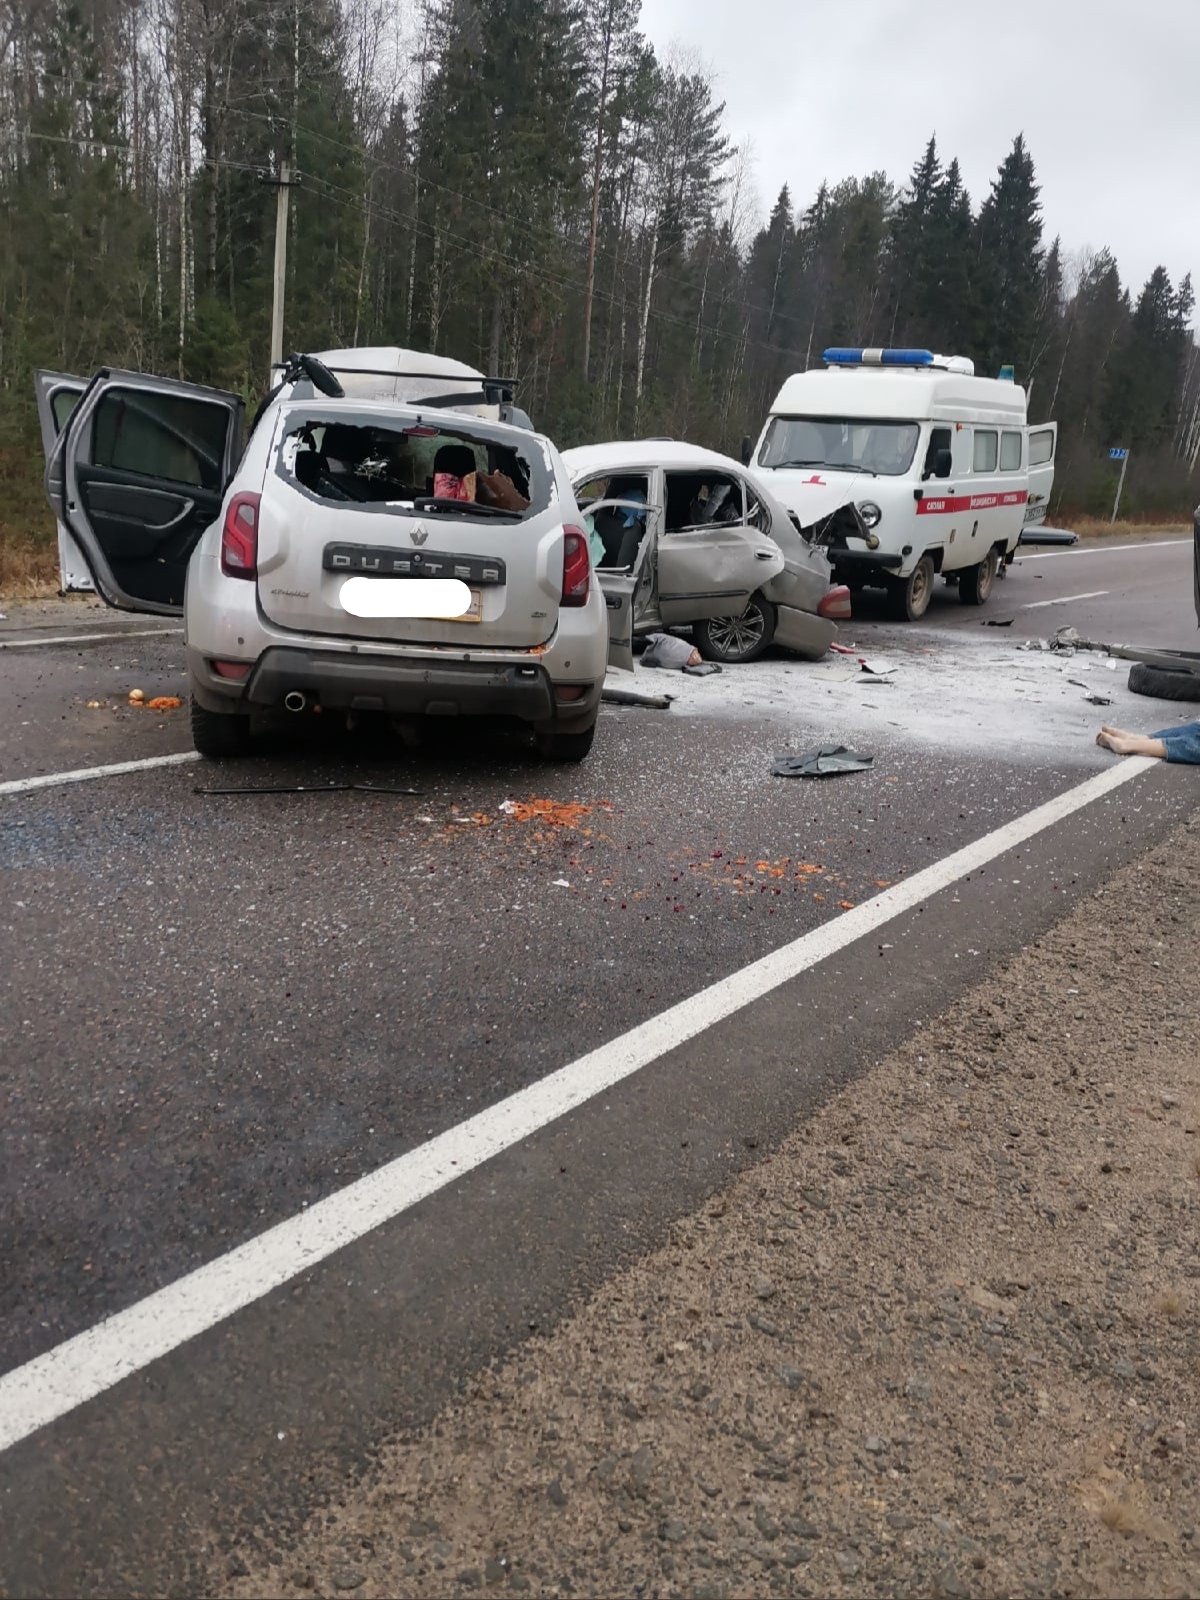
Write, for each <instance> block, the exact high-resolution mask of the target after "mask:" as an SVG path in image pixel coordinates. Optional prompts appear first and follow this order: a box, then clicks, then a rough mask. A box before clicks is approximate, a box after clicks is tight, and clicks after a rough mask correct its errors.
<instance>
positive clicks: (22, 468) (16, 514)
mask: <svg viewBox="0 0 1200 1600" xmlns="http://www.w3.org/2000/svg"><path fill="white" fill-rule="evenodd" d="M57 593H58V540H57V538H56V536H55V531H54V521H53V518H52V517H51V515H50V511H49V508H48V507H47V505H46V499H45V494H44V492H43V490H42V481H41V477H40V475H38V474H37V473H36V472H35V471H34V469H33V467H32V465H31V458H30V454H29V452H28V451H27V450H24V449H22V448H21V447H20V446H13V445H7V446H4V447H0V599H4V600H44V599H46V598H47V597H49V596H50V595H55V594H57Z"/></svg>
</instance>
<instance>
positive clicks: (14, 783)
mask: <svg viewBox="0 0 1200 1600" xmlns="http://www.w3.org/2000/svg"><path fill="white" fill-rule="evenodd" d="M199 759H200V757H199V756H198V755H197V754H196V752H195V751H194V750H180V751H179V752H178V753H177V754H175V755H171V756H146V757H145V758H144V760H141V761H114V762H113V764H112V766H110V767H77V768H76V769H75V771H74V772H48V773H47V774H46V775H45V777H43V778H11V779H9V781H8V782H7V783H0V795H3V794H28V793H29V791H30V790H31V789H54V788H56V787H57V786H58V785H59V784H60V783H87V782H88V780H89V779H90V778H119V777H120V776H121V774H122V773H123V772H148V771H149V770H150V768H151V767H180V766H182V765H183V763H184V762H185V761H199Z"/></svg>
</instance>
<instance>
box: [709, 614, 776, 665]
mask: <svg viewBox="0 0 1200 1600" xmlns="http://www.w3.org/2000/svg"><path fill="white" fill-rule="evenodd" d="M765 629H766V619H765V618H764V616H763V614H762V611H761V609H760V608H759V607H758V606H757V605H753V604H752V605H751V606H750V607H749V609H748V610H746V611H745V612H743V614H742V615H741V616H740V617H714V618H713V619H712V620H711V621H710V622H709V624H708V642H709V644H710V646H711V647H712V649H713V650H714V651H715V652H716V654H717V655H720V656H724V657H725V659H726V660H728V661H736V660H738V659H739V658H740V657H741V656H744V655H747V654H748V653H749V652H750V651H751V650H753V649H754V648H755V647H756V646H757V645H760V644H761V643H762V639H763V633H764V631H765Z"/></svg>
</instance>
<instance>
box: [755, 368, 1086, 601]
mask: <svg viewBox="0 0 1200 1600" xmlns="http://www.w3.org/2000/svg"><path fill="white" fill-rule="evenodd" d="M823 359H824V361H825V367H824V368H823V369H821V368H816V369H814V370H812V371H810V372H799V373H796V374H794V375H793V376H792V377H790V378H788V380H787V381H786V383H785V384H784V385H783V387H782V389H780V391H779V394H778V395H777V396H776V399H775V403H774V405H773V406H772V407H771V414H770V416H769V417H768V418H767V423H766V426H765V427H764V429H763V431H762V434H761V436H760V438H759V441H758V444H757V446H756V447H753V448H751V447H750V442H749V440H747V441H746V443H745V445H744V446H743V451H744V454H745V455H746V457H747V465H748V466H750V467H751V469H752V471H753V472H754V473H755V474H756V475H758V476H759V477H761V478H762V480H763V482H764V483H766V484H768V485H769V486H770V488H771V489H772V491H773V492H774V494H775V495H776V497H777V498H778V499H780V500H782V501H783V503H784V505H785V506H786V507H787V508H788V510H789V511H790V512H791V513H792V515H793V516H794V517H795V519H796V521H797V523H798V525H799V527H800V530H801V532H802V533H804V534H805V536H806V537H807V538H809V539H811V540H813V541H814V542H817V543H821V544H824V545H825V546H826V547H827V548H828V551H829V559H830V564H831V566H832V569H833V580H834V582H835V583H845V584H848V585H849V587H850V588H851V590H852V591H854V590H861V589H864V588H868V587H876V588H886V589H887V591H888V594H889V596H890V597H891V604H892V610H893V612H894V614H895V615H896V616H897V617H899V618H901V619H905V620H908V621H915V620H916V619H917V618H918V617H921V616H923V615H924V614H925V611H926V610H927V609H928V606H929V601H930V597H931V595H932V593H933V585H934V579H935V577H936V576H937V575H938V574H940V575H941V576H942V577H943V578H945V579H946V580H947V581H948V582H950V583H953V584H957V586H958V593H959V598H960V599H961V600H962V601H963V602H964V604H966V605H982V604H983V602H984V601H985V600H986V599H987V597H988V595H989V593H990V592H991V589H992V585H993V583H994V582H995V579H996V574H997V572H1002V571H1003V570H1004V567H1005V566H1006V565H1007V564H1009V563H1011V561H1012V559H1013V553H1014V552H1015V550H1016V547H1017V544H1018V542H1019V540H1020V537H1021V530H1022V528H1023V527H1024V526H1025V525H1026V524H1027V523H1029V522H1036V521H1039V520H1040V519H1041V518H1042V517H1044V516H1045V514H1046V504H1047V501H1048V499H1049V496H1050V487H1051V484H1052V482H1053V478H1054V451H1055V446H1056V443H1057V433H1058V425H1057V423H1053V422H1047V423H1042V424H1040V425H1039V426H1037V427H1033V428H1031V427H1029V426H1028V425H1027V422H1026V413H1025V391H1024V389H1022V388H1021V387H1020V386H1019V385H1018V384H1016V383H1014V382H1013V381H1012V378H1011V369H1009V368H1005V369H1004V375H1002V376H1001V377H999V378H977V377H976V376H975V368H974V365H973V363H972V362H970V361H969V360H967V359H966V358H965V357H963V356H937V355H933V354H932V353H931V352H930V351H928V350H842V349H835V350H826V351H825V353H824V357H823Z"/></svg>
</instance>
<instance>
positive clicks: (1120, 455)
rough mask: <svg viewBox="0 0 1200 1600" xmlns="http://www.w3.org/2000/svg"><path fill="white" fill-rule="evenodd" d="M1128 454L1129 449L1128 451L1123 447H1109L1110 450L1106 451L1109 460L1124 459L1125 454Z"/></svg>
mask: <svg viewBox="0 0 1200 1600" xmlns="http://www.w3.org/2000/svg"><path fill="white" fill-rule="evenodd" d="M1128 454H1129V451H1128V450H1126V449H1123V448H1114V449H1111V450H1110V451H1109V452H1108V459H1109V460H1110V461H1124V459H1125V457H1126V456H1127V455H1128Z"/></svg>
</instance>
